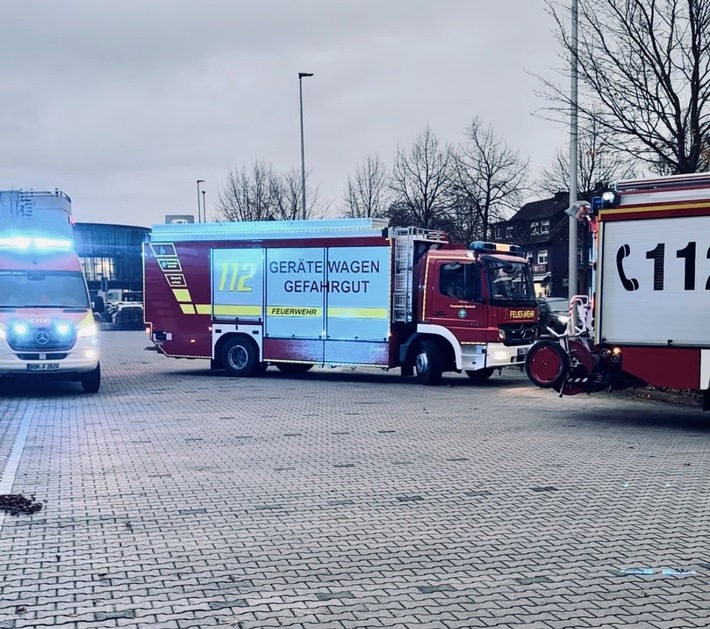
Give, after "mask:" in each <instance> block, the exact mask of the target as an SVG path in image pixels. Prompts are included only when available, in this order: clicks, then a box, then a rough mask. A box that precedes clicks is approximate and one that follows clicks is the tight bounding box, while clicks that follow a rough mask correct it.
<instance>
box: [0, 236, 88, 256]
mask: <svg viewBox="0 0 710 629" xmlns="http://www.w3.org/2000/svg"><path fill="white" fill-rule="evenodd" d="M73 248H74V242H73V241H72V240H71V239H69V238H53V237H50V236H19V235H9V236H0V249H14V250H15V251H40V252H50V251H71V250H72V249H73Z"/></svg>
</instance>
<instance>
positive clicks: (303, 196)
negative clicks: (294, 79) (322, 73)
mask: <svg viewBox="0 0 710 629" xmlns="http://www.w3.org/2000/svg"><path fill="white" fill-rule="evenodd" d="M306 76H313V73H312V72H299V73H298V96H299V102H300V103H301V202H302V203H303V220H306V153H305V150H304V148H303V80H302V79H303V78H304V77H306Z"/></svg>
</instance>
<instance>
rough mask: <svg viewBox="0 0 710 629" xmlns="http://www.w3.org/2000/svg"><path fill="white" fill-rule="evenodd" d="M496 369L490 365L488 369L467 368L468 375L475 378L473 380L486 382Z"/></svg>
mask: <svg viewBox="0 0 710 629" xmlns="http://www.w3.org/2000/svg"><path fill="white" fill-rule="evenodd" d="M494 371H495V370H494V369H493V367H488V368H487V369H476V370H471V369H469V370H467V371H466V375H467V376H468V377H469V378H471V380H473V382H485V381H486V380H488V378H490V377H491V376H492V375H493V372H494Z"/></svg>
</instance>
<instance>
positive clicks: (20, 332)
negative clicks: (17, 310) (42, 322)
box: [10, 321, 30, 336]
mask: <svg viewBox="0 0 710 629" xmlns="http://www.w3.org/2000/svg"><path fill="white" fill-rule="evenodd" d="M10 329H11V330H12V333H13V334H14V335H15V336H25V334H27V333H28V332H29V331H30V326H28V325H27V324H26V323H25V322H23V321H17V322H16V323H12V324H10Z"/></svg>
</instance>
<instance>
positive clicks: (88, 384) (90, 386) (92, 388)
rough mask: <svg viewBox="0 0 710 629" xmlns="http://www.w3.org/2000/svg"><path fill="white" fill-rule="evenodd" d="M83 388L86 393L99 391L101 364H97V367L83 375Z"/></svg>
mask: <svg viewBox="0 0 710 629" xmlns="http://www.w3.org/2000/svg"><path fill="white" fill-rule="evenodd" d="M81 388H82V389H83V390H84V393H98V390H99V389H100V388H101V365H96V369H94V370H93V371H90V372H89V373H87V374H84V375H83V376H81Z"/></svg>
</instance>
